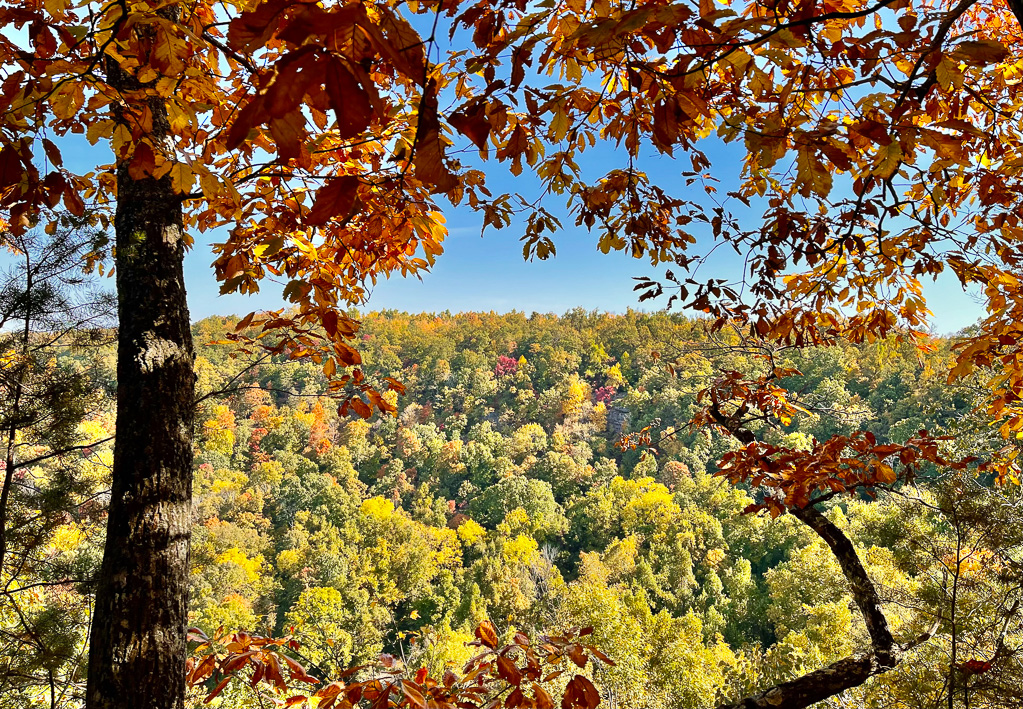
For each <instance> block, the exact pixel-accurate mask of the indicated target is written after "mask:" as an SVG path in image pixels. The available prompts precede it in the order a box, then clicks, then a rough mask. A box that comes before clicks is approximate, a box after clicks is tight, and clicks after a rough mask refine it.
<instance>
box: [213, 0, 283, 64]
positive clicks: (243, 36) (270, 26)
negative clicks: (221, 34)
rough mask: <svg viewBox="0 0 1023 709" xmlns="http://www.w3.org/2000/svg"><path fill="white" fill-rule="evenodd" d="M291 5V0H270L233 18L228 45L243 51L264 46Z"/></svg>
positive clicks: (228, 32)
mask: <svg viewBox="0 0 1023 709" xmlns="http://www.w3.org/2000/svg"><path fill="white" fill-rule="evenodd" d="M289 5H291V3H290V2H289V0H270V2H265V3H263V4H262V5H260V6H259V7H257V8H256V9H255V10H252V11H251V12H243V13H242V14H241V15H239V16H238V17H236V18H235V19H233V20H231V25H230V27H229V28H228V30H227V45H228V46H229V47H231V48H232V49H236V50H239V51H243V52H251V51H252V50H254V49H258V48H259V47H262V46H263V45H264V44H266V42H267V40H268V39H270V37H272V36H273V33H274V31H275V30H276V29H277V26H278V24H279V22H280V18H281V16H282V15H283V13H284V11H285V10H286V9H287V8H288V6H289Z"/></svg>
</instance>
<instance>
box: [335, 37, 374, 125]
mask: <svg viewBox="0 0 1023 709" xmlns="http://www.w3.org/2000/svg"><path fill="white" fill-rule="evenodd" d="M325 80H326V84H327V96H328V97H329V98H330V105H331V107H332V108H333V109H334V115H335V116H336V117H337V130H338V134H339V135H340V136H341V137H342V138H352V137H355V136H357V135H359V133H361V132H362V131H364V130H366V128H367V127H368V126H369V124H370V121H372V119H373V105H372V101H371V97H370V95H369V94H368V93H366V89H365V88H363V87H362V85H360V84H359V82H358V81H357V80H356V78H355V76H354V75H353V74H352V72H351V71H350V70H349V69H348V67H347V66H345V62H344V60H342V59H340V58H338V57H334V59H333V61H331V62H330V63H329V64H327V72H326V78H325Z"/></svg>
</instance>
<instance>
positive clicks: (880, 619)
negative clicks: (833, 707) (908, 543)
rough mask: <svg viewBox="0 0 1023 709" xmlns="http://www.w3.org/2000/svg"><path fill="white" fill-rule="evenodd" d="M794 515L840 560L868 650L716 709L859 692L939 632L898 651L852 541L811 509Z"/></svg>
mask: <svg viewBox="0 0 1023 709" xmlns="http://www.w3.org/2000/svg"><path fill="white" fill-rule="evenodd" d="M790 511H791V513H792V515H793V516H794V517H795V518H796V519H798V520H799V521H800V522H802V523H803V524H805V525H806V526H807V527H809V528H810V529H812V530H813V531H814V532H815V533H816V534H817V536H819V537H820V538H821V539H823V540H824V542H825V543H826V544H827V545H828V547H829V548H830V549H831V553H832V554H834V555H835V558H836V559H837V560H838V563H839V566H841V568H842V573H843V574H845V577H846V579H847V580H848V581H849V587H850V589H851V590H852V596H853V599H854V600H855V601H856V606H857V607H858V608H859V609H860V613H861V614H862V615H863V620H864V621H865V622H866V625H867V632H868V633H869V634H870V645H871V647H870V650H869V651H867V652H862V653H857V654H855V655H850V656H849V657H846V658H843V659H841V660H838V661H837V662H833V663H831V664H830V665H828V666H827V667H824V668H821V669H819V670H816V671H814V672H810V673H808V674H805V675H803V676H802V677H797V678H796V679H794V680H790V681H788V682H782V683H780V684H777V685H775V686H774V687H771V688H770V689H768V690H766V691H763V692H760V693H758V694H755V695H753V696H750V697H746V698H744V699H741V700H739V701H738V702H735V703H732V704H722V705H719V707H718V709H803V707H808V706H810V705H812V704H816V703H817V702H820V701H823V700H824V699H827V698H828V697H833V696H834V695H836V694H838V693H840V692H844V691H845V690H847V689H851V688H853V687H858V686H859V685H861V684H863V683H864V682H866V681H867V680H868V679H870V678H871V677H873V676H874V675H877V674H881V673H883V672H887V671H888V670H890V669H892V668H894V667H895V666H896V665H898V663H899V661H900V660H901V658H902V656H903V655H904V654H905V653H906V652H907V651H908V650H910V649H912V648H914V647H916V646H917V645H920V644H921V643H924V642H926V641H927V640H929V639H930V637H931V636H932V635H933V634H934V632H935V631H936V630H937V624H935V625H933V626H932V627H931V628H930V629H928V630H927V631H926V632H925V633H923V634H922V635H921V636H920V637H918V638H915V639H914V640H913V642H911V643H909V644H907V645H906V646H905V647H899V646H898V645H896V644H895V639H894V638H893V637H892V634H891V631H890V630H889V629H888V619H887V617H885V614H884V610H883V609H882V607H881V597H880V596H879V595H878V593H877V589H876V588H875V587H874V583H873V582H872V581H871V580H870V577H869V576H867V572H866V569H864V568H863V563H862V562H861V561H860V557H859V555H858V554H857V553H856V548H855V547H854V546H853V544H852V541H850V539H849V537H847V536H846V535H845V533H844V532H843V531H842V530H841V529H839V528H838V527H837V526H836V525H835V524H834V523H833V522H832V521H831V520H829V519H828V518H827V517H825V516H824V515H823V514H821V512H820V511H819V510H817V509H816V508H815V507H813V505H812V504H811V505H808V506H807V507H805V508H803V509H792V510H790Z"/></svg>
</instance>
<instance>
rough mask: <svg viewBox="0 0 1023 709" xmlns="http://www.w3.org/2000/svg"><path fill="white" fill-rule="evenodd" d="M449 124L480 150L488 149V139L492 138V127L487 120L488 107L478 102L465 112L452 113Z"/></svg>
mask: <svg viewBox="0 0 1023 709" xmlns="http://www.w3.org/2000/svg"><path fill="white" fill-rule="evenodd" d="M448 123H450V124H451V125H452V126H454V127H455V129H456V130H457V131H458V132H459V133H461V134H462V135H464V136H465V137H466V138H468V139H469V140H471V141H472V142H473V143H474V144H475V145H476V147H477V148H479V149H480V150H486V149H487V139H489V138H490V130H491V125H490V122H489V121H488V120H487V110H486V106H485V105H484V104H483V103H482V102H479V101H477V102H476V103H474V104H472V106H470V107H468V108H466V109H465V111H464V112H458V113H452V114H451V115H450V116H448Z"/></svg>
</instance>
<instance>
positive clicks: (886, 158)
mask: <svg viewBox="0 0 1023 709" xmlns="http://www.w3.org/2000/svg"><path fill="white" fill-rule="evenodd" d="M901 163H902V146H901V145H900V144H899V141H897V140H893V141H892V142H891V143H889V144H888V145H885V146H883V147H882V148H881V149H880V150H878V151H877V164H876V165H875V166H874V174H875V175H878V176H880V177H884V178H889V177H891V176H892V175H894V174H895V171H896V170H898V169H899V165H900V164H901Z"/></svg>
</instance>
